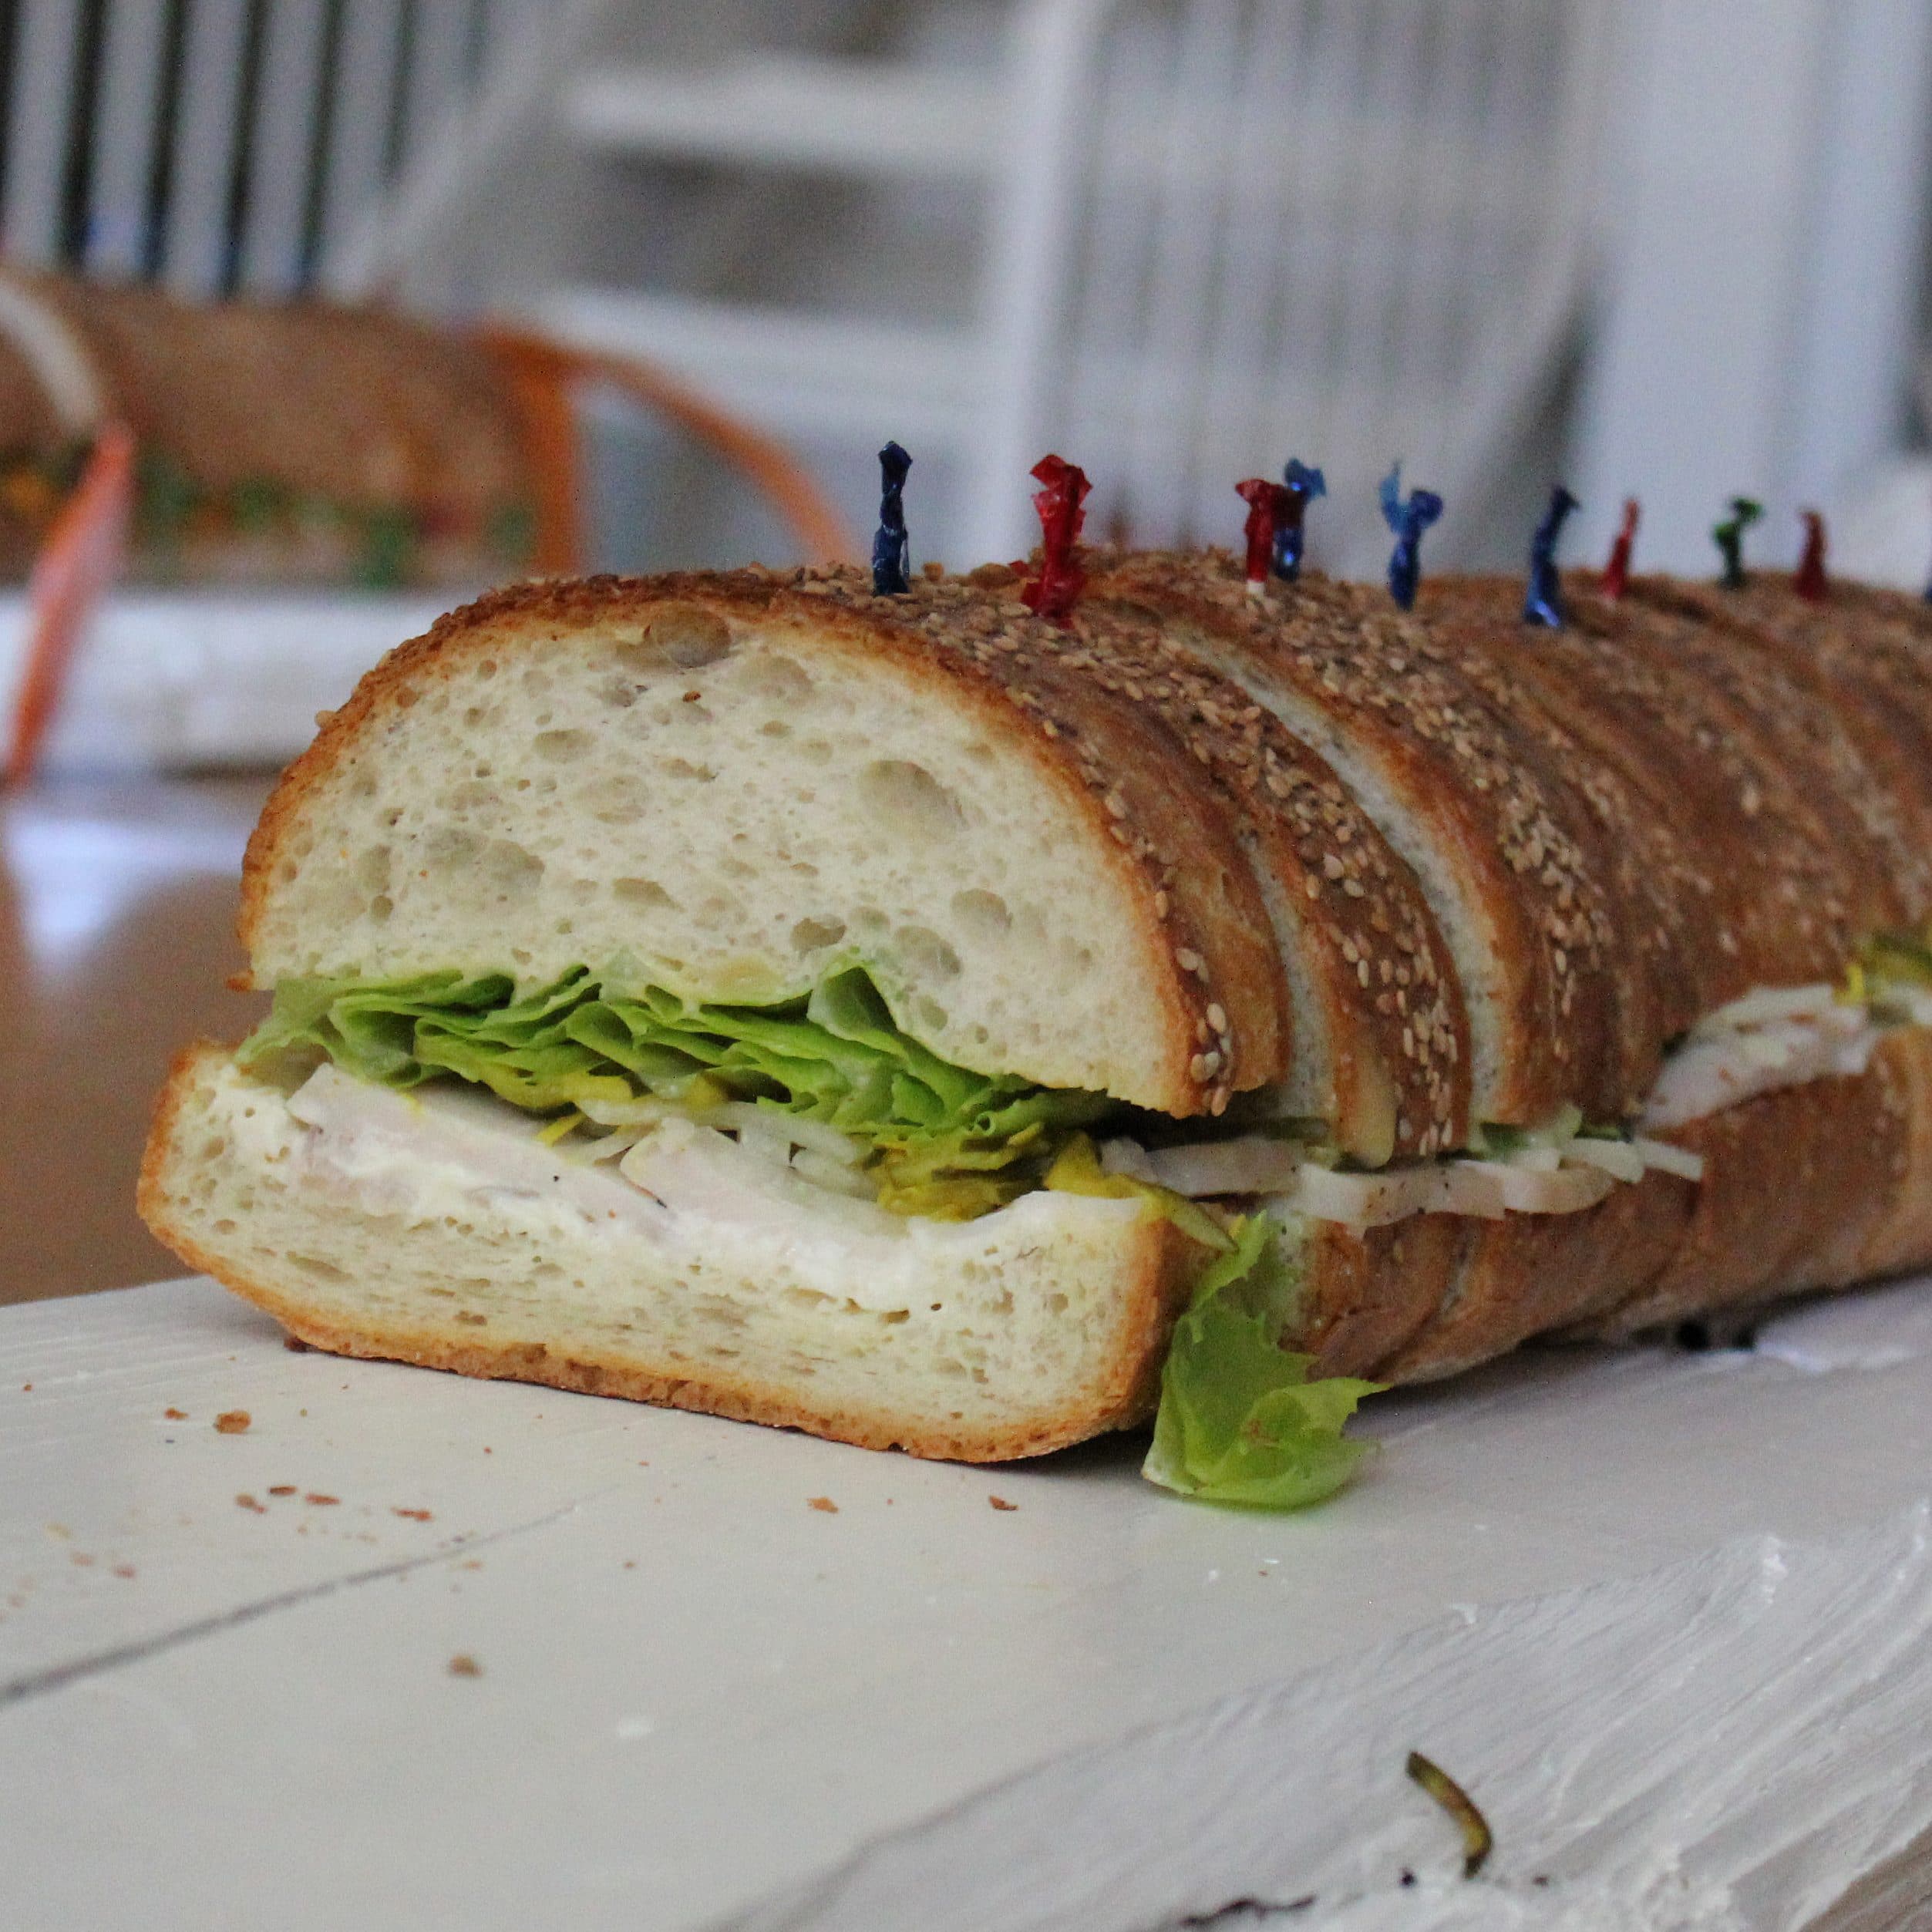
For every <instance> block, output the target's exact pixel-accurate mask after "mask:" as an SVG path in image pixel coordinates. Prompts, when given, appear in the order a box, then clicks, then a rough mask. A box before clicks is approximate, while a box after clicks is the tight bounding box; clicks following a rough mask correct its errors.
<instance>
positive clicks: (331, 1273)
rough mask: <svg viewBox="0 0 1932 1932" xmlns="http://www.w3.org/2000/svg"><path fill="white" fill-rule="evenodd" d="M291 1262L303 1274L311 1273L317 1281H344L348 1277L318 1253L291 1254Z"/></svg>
mask: <svg viewBox="0 0 1932 1932" xmlns="http://www.w3.org/2000/svg"><path fill="white" fill-rule="evenodd" d="M288 1259H289V1261H290V1263H291V1265H292V1266H294V1267H298V1268H300V1269H301V1271H302V1272H303V1274H308V1275H313V1276H314V1277H315V1279H316V1280H317V1281H347V1280H348V1275H346V1274H345V1273H344V1272H343V1271H342V1269H340V1268H338V1267H337V1266H336V1265H335V1263H334V1262H333V1261H324V1260H323V1259H322V1257H321V1256H320V1255H319V1254H291V1255H290V1256H289V1257H288Z"/></svg>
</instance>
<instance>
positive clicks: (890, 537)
mask: <svg viewBox="0 0 1932 1932" xmlns="http://www.w3.org/2000/svg"><path fill="white" fill-rule="evenodd" d="M911 467H912V459H911V457H910V456H907V454H906V453H905V451H904V450H903V449H900V447H899V446H898V444H897V443H887V445H886V446H885V447H884V449H881V450H880V452H879V527H878V530H877V532H876V533H874V534H873V539H872V594H873V596H874V597H904V595H905V594H906V593H907V591H908V590H910V588H911V587H912V540H911V538H910V537H908V536H907V534H906V506H905V500H904V495H903V494H902V493H903V492H904V489H905V486H906V472H907V470H910V469H911Z"/></svg>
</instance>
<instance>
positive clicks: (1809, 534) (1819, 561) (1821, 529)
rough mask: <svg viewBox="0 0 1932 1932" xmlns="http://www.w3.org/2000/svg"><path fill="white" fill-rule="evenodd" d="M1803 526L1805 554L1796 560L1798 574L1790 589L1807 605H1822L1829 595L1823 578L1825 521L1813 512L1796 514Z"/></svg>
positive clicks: (1829, 587)
mask: <svg viewBox="0 0 1932 1932" xmlns="http://www.w3.org/2000/svg"><path fill="white" fill-rule="evenodd" d="M1798 514H1799V517H1801V518H1802V520H1803V521H1804V526H1805V553H1804V554H1803V556H1802V557H1800V558H1799V560H1798V574H1797V575H1796V577H1793V578H1792V581H1791V587H1792V589H1793V590H1794V591H1796V592H1797V593H1798V594H1799V596H1800V597H1802V598H1803V599H1804V600H1805V601H1806V603H1807V604H1823V602H1824V601H1825V600H1826V597H1829V596H1830V594H1831V586H1830V584H1829V583H1828V582H1827V581H1826V577H1825V520H1824V518H1823V517H1821V516H1819V513H1817V511H1816V510H1799V513H1798Z"/></svg>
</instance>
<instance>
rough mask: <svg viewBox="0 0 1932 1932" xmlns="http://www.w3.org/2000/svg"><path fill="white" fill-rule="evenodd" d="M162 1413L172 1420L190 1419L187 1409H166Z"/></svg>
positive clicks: (183, 1420)
mask: <svg viewBox="0 0 1932 1932" xmlns="http://www.w3.org/2000/svg"><path fill="white" fill-rule="evenodd" d="M161 1413H162V1415H163V1416H164V1417H165V1418H166V1419H167V1420H168V1421H169V1422H186V1421H187V1419H188V1412H187V1410H186V1409H163V1410H162V1411H161Z"/></svg>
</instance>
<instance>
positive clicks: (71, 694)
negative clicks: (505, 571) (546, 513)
mask: <svg viewBox="0 0 1932 1932" xmlns="http://www.w3.org/2000/svg"><path fill="white" fill-rule="evenodd" d="M462 601H463V599H462V598H461V597H460V596H459V595H457V594H454V593H449V592H438V593H436V594H433V595H430V596H427V597H423V596H407V597H403V596H392V595H387V594H381V593H377V592H366V593H360V594H358V593H354V592H329V593H324V592H295V591H261V592H244V591H234V592H232V593H224V594H214V593H204V592H198V591H123V592H121V593H119V594H116V596H114V597H111V598H109V600H108V601H107V602H106V604H104V605H103V608H102V610H101V611H100V612H99V615H98V616H97V617H96V620H95V621H94V624H93V628H92V630H91V631H90V632H89V635H88V637H87V638H86V640H85V641H83V643H82V645H81V647H80V649H79V652H78V653H77V655H76V658H75V661H74V665H73V668H72V675H70V677H69V681H68V685H67V689H66V695H65V697H64V698H63V701H62V705H61V709H60V712H59V716H58V718H57V719H56V723H55V725H54V729H53V730H52V733H51V734H50V735H49V739H48V742H47V746H46V750H45V756H44V758H43V761H42V762H43V769H47V770H49V771H53V772H76V771H80V772H132V771H154V770H163V769H182V768H184V767H199V766H220V765H274V764H280V763H281V762H284V760H286V759H289V758H292V757H293V756H295V753H296V752H298V751H300V750H301V749H302V747H303V746H305V745H306V744H307V743H308V741H309V739H311V738H312V737H313V736H314V735H315V714H316V712H318V711H321V710H326V709H333V708H334V707H335V705H339V704H340V703H341V702H342V700H343V699H344V698H346V697H347V696H348V694H349V693H350V692H351V691H352V690H353V689H354V688H355V681H356V679H357V678H359V677H360V676H361V675H362V673H363V672H364V671H366V670H368V669H369V667H370V665H372V664H374V663H375V661H376V660H377V659H378V658H380V657H381V656H382V654H383V653H384V652H385V651H388V650H389V649H390V648H392V646H393V645H399V644H400V643H402V641H403V640H404V639H405V638H412V637H416V636H417V635H419V634H420V633H421V632H422V631H426V630H427V629H428V628H429V626H430V625H431V624H433V622H434V621H436V618H437V617H438V616H439V615H440V614H441V613H442V612H443V611H446V610H448V609H449V608H451V607H452V606H453V605H454V604H459V603H460V602H462ZM26 635H27V601H26V596H25V593H24V592H22V591H7V592H4V593H0V718H11V717H12V714H13V705H14V696H15V692H16V690H17V688H18V686H19V678H20V675H21V670H22V664H23V661H24V654H25V645H26Z"/></svg>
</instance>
